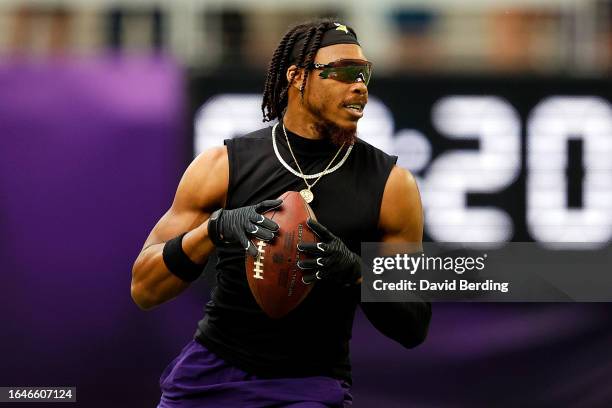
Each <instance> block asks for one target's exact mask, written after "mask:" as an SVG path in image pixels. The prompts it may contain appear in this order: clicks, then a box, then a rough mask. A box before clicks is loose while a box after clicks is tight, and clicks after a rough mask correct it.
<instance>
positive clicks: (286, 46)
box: [261, 19, 333, 122]
mask: <svg viewBox="0 0 612 408" xmlns="http://www.w3.org/2000/svg"><path fill="white" fill-rule="evenodd" d="M330 27H333V20H332V19H320V20H315V21H310V22H306V23H303V24H299V25H297V26H295V27H293V28H291V29H290V30H289V31H287V33H285V35H284V36H283V38H282V39H281V41H280V43H279V44H278V47H277V48H276V50H275V51H274V55H273V56H272V60H271V61H270V65H269V67H268V73H267V76H266V81H265V85H264V92H263V101H262V104H261V111H262V113H263V120H264V122H265V121H271V120H274V119H280V117H281V116H282V115H283V112H284V111H285V109H286V108H287V103H288V93H289V87H290V86H291V84H292V83H293V78H291V80H290V81H287V77H286V72H287V69H288V68H289V67H290V66H291V64H295V65H296V66H297V67H298V68H302V69H304V81H303V82H302V86H301V87H300V93H301V94H302V97H303V96H304V88H305V86H306V81H307V79H308V74H309V71H310V64H311V63H312V62H313V60H314V56H315V54H316V53H317V50H318V48H319V46H320V44H321V39H322V38H323V34H324V33H325V31H326V30H328V29H329V28H330ZM301 38H304V44H303V46H302V48H301V49H300V52H299V55H298V57H297V59H296V60H295V61H290V59H291V52H292V50H293V47H294V46H295V43H296V42H297V41H298V40H299V39H301Z"/></svg>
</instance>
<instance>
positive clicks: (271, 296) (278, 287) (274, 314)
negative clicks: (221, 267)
mask: <svg viewBox="0 0 612 408" xmlns="http://www.w3.org/2000/svg"><path fill="white" fill-rule="evenodd" d="M279 198H280V199H282V200H283V204H282V205H281V206H280V207H278V208H275V209H273V210H270V211H268V212H266V213H264V215H265V216H266V217H268V218H270V219H272V220H273V221H274V222H276V223H277V224H278V226H279V231H278V233H277V234H276V237H275V238H274V239H273V240H272V241H268V242H266V241H263V240H257V239H256V240H254V241H253V243H254V244H255V246H256V247H257V251H258V255H257V257H256V258H253V257H252V256H249V255H246V260H245V263H246V274H247V279H248V281H249V287H250V288H251V292H252V293H253V296H254V297H255V300H256V301H257V303H258V304H259V306H260V307H261V308H262V309H263V311H264V312H265V313H266V314H267V315H268V316H269V317H271V318H273V319H278V318H281V317H283V316H285V315H286V314H288V313H289V312H291V311H292V310H293V309H295V308H296V307H297V306H298V305H299V304H300V303H301V302H302V301H303V300H304V298H305V297H306V296H307V295H308V293H309V292H310V291H311V290H312V287H313V286H314V283H311V284H310V285H306V284H305V283H304V282H303V281H302V270H301V269H300V268H298V266H297V262H298V261H299V260H300V259H301V258H303V257H306V255H305V254H303V253H301V252H300V251H299V250H298V249H297V246H298V244H299V243H300V242H318V240H317V236H316V235H315V234H314V233H313V232H312V231H311V230H310V228H309V227H308V225H307V224H306V221H307V220H308V217H311V218H312V219H315V220H316V217H315V215H314V213H313V211H312V209H311V208H310V206H309V205H308V203H306V201H304V199H303V198H302V196H301V195H300V193H298V192H296V191H288V192H286V193H284V194H283V195H281V196H280V197H279Z"/></svg>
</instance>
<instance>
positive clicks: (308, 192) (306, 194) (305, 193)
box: [283, 123, 345, 204]
mask: <svg viewBox="0 0 612 408" xmlns="http://www.w3.org/2000/svg"><path fill="white" fill-rule="evenodd" d="M283 133H284V134H285V140H286V141H287V147H289V153H291V157H292V158H293V161H294V162H295V164H296V166H297V168H298V170H299V172H300V177H302V180H304V184H306V188H304V189H302V190H300V195H301V196H302V198H304V201H306V202H307V203H308V204H310V203H311V202H312V200H314V193H313V192H312V188H313V187H314V186H315V184H317V182H318V181H319V180H321V177H323V176H324V175H325V174H326V173H325V172H326V171H327V170H328V169H329V168H330V167H331V165H332V163H333V162H334V160H336V158H337V157H338V155H339V154H340V152H341V151H342V148H343V147H344V145H345V143H342V146H340V149H338V151H337V152H336V154H335V155H334V157H333V158H332V159H331V161H330V162H329V164H328V165H327V167H326V168H325V170H323V171H322V172H321V174H320V175H319V177H317V179H316V180H315V181H314V182H313V183H312V184H309V183H308V180H306V177H304V172H303V171H302V168H301V167H300V163H298V161H297V159H296V158H295V155H294V154H293V149H291V143H289V137H288V136H287V130H285V124H284V123H283Z"/></svg>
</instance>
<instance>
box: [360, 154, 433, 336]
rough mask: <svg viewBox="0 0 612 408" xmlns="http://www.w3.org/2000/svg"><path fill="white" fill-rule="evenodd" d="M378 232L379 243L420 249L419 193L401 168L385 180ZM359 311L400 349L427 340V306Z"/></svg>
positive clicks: (366, 306) (389, 305) (368, 305)
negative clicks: (381, 238)
mask: <svg viewBox="0 0 612 408" xmlns="http://www.w3.org/2000/svg"><path fill="white" fill-rule="evenodd" d="M379 228H380V229H381V230H382V231H383V242H407V243H416V244H418V245H417V246H420V243H421V241H422V239H423V209H422V206H421V199H420V195H419V190H418V188H417V185H416V182H415V180H414V178H413V177H412V175H411V174H410V173H409V172H408V171H406V170H404V169H402V168H401V167H398V166H395V167H394V168H393V170H392V171H391V174H390V175H389V179H388V180H387V184H386V186H385V191H384V194H383V200H382V205H381V209H380V217H379ZM361 309H362V310H363V312H364V313H365V315H366V317H367V318H368V320H369V321H370V322H371V323H372V324H373V325H374V327H376V328H377V329H378V330H379V331H380V332H381V333H383V334H384V335H385V336H387V337H389V338H391V339H393V340H395V341H397V342H399V343H400V344H402V345H403V346H404V347H408V348H410V347H416V346H418V345H419V344H421V343H422V342H423V341H424V340H425V337H426V336H427V330H428V328H429V321H430V319H431V305H430V304H429V303H428V302H424V301H414V302H404V303H401V302H381V303H374V302H362V303H361ZM398 323H400V324H398Z"/></svg>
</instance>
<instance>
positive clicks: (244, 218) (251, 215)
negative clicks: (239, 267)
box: [208, 200, 283, 257]
mask: <svg viewBox="0 0 612 408" xmlns="http://www.w3.org/2000/svg"><path fill="white" fill-rule="evenodd" d="M282 203H283V200H266V201H262V202H261V203H259V204H257V205H250V206H248V207H240V208H236V209H234V210H225V209H223V208H221V209H219V210H217V211H215V212H214V213H212V214H211V215H210V218H209V219H208V236H209V237H210V240H211V241H212V242H213V244H215V245H216V246H222V245H227V244H235V243H239V244H240V245H242V247H243V248H244V249H245V250H246V251H247V252H248V253H249V254H250V255H251V256H253V257H255V256H257V248H255V245H253V244H252V243H251V240H250V239H249V237H248V236H249V235H252V236H254V237H256V238H259V239H263V240H264V241H269V240H271V239H272V238H274V233H275V232H277V231H278V224H276V223H275V222H274V221H272V220H271V219H269V218H266V217H264V216H263V215H262V213H265V212H266V211H269V210H272V209H274V208H277V207H279V206H280V205H281V204H282Z"/></svg>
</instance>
